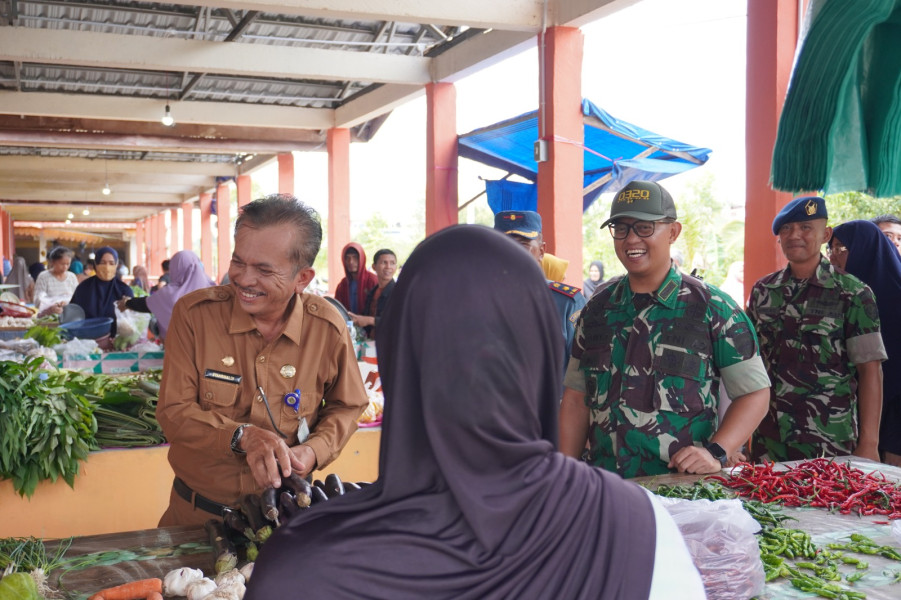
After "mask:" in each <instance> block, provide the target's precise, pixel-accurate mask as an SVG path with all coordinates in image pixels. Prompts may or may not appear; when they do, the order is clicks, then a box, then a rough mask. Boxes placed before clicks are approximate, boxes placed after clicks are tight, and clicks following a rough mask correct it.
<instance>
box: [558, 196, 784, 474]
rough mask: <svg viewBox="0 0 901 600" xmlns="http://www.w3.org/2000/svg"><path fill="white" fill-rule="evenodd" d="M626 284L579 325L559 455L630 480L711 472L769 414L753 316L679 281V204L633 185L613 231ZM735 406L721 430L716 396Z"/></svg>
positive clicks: (604, 293) (703, 287)
mask: <svg viewBox="0 0 901 600" xmlns="http://www.w3.org/2000/svg"><path fill="white" fill-rule="evenodd" d="M608 226H609V229H610V234H611V236H612V237H613V247H614V249H615V250H616V257H617V258H618V259H619V261H620V262H621V263H622V264H623V266H624V267H625V268H626V276H624V277H616V278H613V279H612V280H610V281H608V282H607V283H605V284H604V285H603V286H602V287H601V288H600V289H599V290H597V291H596V292H595V294H594V296H592V298H591V300H590V301H589V302H588V305H587V306H586V307H585V310H583V311H582V313H581V316H580V317H579V322H578V324H577V325H576V339H575V341H574V342H573V352H572V359H571V360H570V362H569V366H568V367H567V371H566V377H565V379H564V385H565V386H566V387H565V390H564V393H563V401H562V403H561V405H560V448H561V450H562V451H563V453H564V454H568V455H569V456H573V457H580V456H582V455H583V452H584V450H585V447H586V441H587V443H588V452H587V454H586V456H585V459H586V460H587V461H588V462H590V463H591V464H594V465H597V466H599V467H603V468H605V469H609V470H611V471H616V472H618V473H619V474H620V475H623V476H624V477H638V476H641V475H659V474H663V473H669V472H670V471H671V470H673V471H678V472H680V473H713V472H716V471H719V470H720V469H721V468H722V467H724V466H726V465H727V463H728V462H729V461H730V459H732V460H734V459H738V458H743V455H741V456H740V453H739V451H740V449H741V447H742V444H744V443H745V442H746V441H747V440H748V438H750V436H751V433H752V432H753V431H754V429H755V428H756V427H757V424H758V423H760V420H761V419H762V418H763V416H764V414H765V413H766V409H767V402H768V399H769V393H770V381H769V378H768V377H767V374H766V370H765V369H764V366H763V361H762V360H761V358H760V352H759V351H758V347H757V339H756V337H755V335H754V330H753V329H752V327H751V323H750V321H749V320H748V317H747V315H745V313H744V312H743V311H742V310H741V309H740V308H739V307H738V306H737V305H736V304H735V302H734V301H733V300H732V299H731V298H730V297H729V296H728V295H727V294H726V293H725V292H722V291H720V290H719V289H717V288H715V287H713V286H711V285H707V284H706V283H704V282H703V281H701V280H699V279H696V278H694V277H692V276H690V275H687V274H684V273H682V272H680V271H679V270H678V269H677V268H676V266H675V265H674V264H673V261H672V259H671V258H670V247H671V246H672V244H673V243H674V242H675V241H676V240H677V239H678V237H679V234H680V233H681V231H682V225H681V224H680V223H679V221H678V220H677V214H676V206H675V203H674V202H673V198H672V196H670V194H669V192H667V191H666V190H665V189H664V188H663V187H662V186H660V185H659V184H657V183H655V182H652V181H633V182H631V183H629V184H628V185H626V186H625V187H624V188H623V189H622V190H620V192H618V193H617V194H616V195H615V196H614V198H613V203H612V205H611V207H610V218H609V219H607V221H605V222H604V223H603V225H602V227H608ZM721 383H722V384H723V385H725V388H726V391H727V392H728V394H729V397H730V398H733V400H732V403H731V404H730V405H729V408H728V409H726V412H725V415H724V417H723V419H722V422H721V423H720V422H718V420H717V405H718V402H719V386H720V384H721Z"/></svg>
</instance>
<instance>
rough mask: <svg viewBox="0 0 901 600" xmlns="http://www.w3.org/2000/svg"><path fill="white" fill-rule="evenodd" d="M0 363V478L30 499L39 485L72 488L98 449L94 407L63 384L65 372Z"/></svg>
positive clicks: (35, 364) (33, 363)
mask: <svg viewBox="0 0 901 600" xmlns="http://www.w3.org/2000/svg"><path fill="white" fill-rule="evenodd" d="M43 360H44V359H43V358H42V357H35V358H31V359H29V360H27V361H26V362H25V363H23V364H19V363H16V362H12V361H0V431H2V432H4V435H2V436H0V477H2V478H4V479H12V483H13V488H14V489H15V490H16V491H17V492H18V493H19V495H21V496H29V497H31V495H32V494H34V490H35V488H37V485H38V483H39V482H40V481H43V480H45V479H50V480H51V481H56V480H57V478H59V477H62V478H63V480H64V481H65V482H66V483H68V484H69V486H70V487H71V486H73V485H74V482H75V475H77V474H78V468H79V463H80V462H81V461H83V460H85V458H87V455H88V452H90V451H91V450H92V449H94V448H96V445H95V442H94V434H95V433H96V431H97V422H96V420H95V419H94V414H93V405H92V404H91V403H90V402H89V401H88V400H87V399H86V398H85V397H84V396H82V395H79V394H77V393H75V392H73V391H72V390H70V389H69V388H67V387H66V385H65V380H66V373H65V372H62V371H44V370H42V369H40V365H41V363H42V362H43Z"/></svg>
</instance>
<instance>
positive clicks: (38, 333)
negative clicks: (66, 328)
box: [25, 325, 63, 348]
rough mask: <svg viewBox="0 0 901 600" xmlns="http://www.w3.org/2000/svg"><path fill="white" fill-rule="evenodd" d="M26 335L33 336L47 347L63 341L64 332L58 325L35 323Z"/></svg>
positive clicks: (32, 337)
mask: <svg viewBox="0 0 901 600" xmlns="http://www.w3.org/2000/svg"><path fill="white" fill-rule="evenodd" d="M25 337H27V338H31V339H33V340H35V341H37V343H39V344H40V345H41V346H45V347H47V348H52V347H53V346H56V345H57V344H61V343H63V334H62V333H61V331H60V329H59V328H58V327H46V326H44V325H35V326H34V327H31V328H30V329H28V331H26V332H25Z"/></svg>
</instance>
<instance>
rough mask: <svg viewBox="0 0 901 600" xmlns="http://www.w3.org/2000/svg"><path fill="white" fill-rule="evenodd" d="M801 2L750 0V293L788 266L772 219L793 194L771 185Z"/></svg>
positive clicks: (747, 131) (747, 167) (747, 196)
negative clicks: (773, 160)
mask: <svg viewBox="0 0 901 600" xmlns="http://www.w3.org/2000/svg"><path fill="white" fill-rule="evenodd" d="M799 19H800V15H799V14H798V3H797V2H748V42H747V44H748V52H747V55H748V58H747V60H748V68H747V91H746V95H747V108H746V111H747V115H746V117H745V152H746V157H745V172H746V177H747V180H746V183H745V297H747V295H748V294H749V293H750V292H751V287H752V286H753V285H754V283H755V282H756V281H757V280H758V279H760V278H761V277H763V276H764V275H767V274H769V273H772V272H773V271H777V270H779V269H781V268H783V267H784V266H785V264H786V261H785V257H784V255H783V254H782V251H781V250H780V249H779V244H777V243H776V237H775V236H774V235H773V231H772V225H773V219H774V218H775V216H776V213H778V212H779V210H781V208H782V207H783V206H785V205H786V204H787V203H788V201H789V200H791V198H792V195H791V194H790V193H787V192H777V191H775V190H773V189H772V188H771V187H770V166H771V165H772V158H773V146H774V145H775V143H776V129H777V127H778V125H779V115H780V114H781V113H782V105H783V103H784V102H785V93H786V90H787V89H788V82H789V78H790V77H791V68H792V62H793V60H794V56H795V47H796V46H797V40H798V22H799Z"/></svg>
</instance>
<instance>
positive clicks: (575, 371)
mask: <svg viewBox="0 0 901 600" xmlns="http://www.w3.org/2000/svg"><path fill="white" fill-rule="evenodd" d="M584 341H585V340H584V337H583V335H582V319H581V318H579V319H578V320H577V321H576V328H575V333H574V334H573V345H572V353H571V354H570V358H569V362H568V363H567V365H566V374H565V375H564V376H563V385H564V386H566V387H568V388H572V389H574V390H576V391H577V392H582V393H585V391H586V390H587V389H588V388H587V386H586V385H585V374H584V373H583V372H582V370H581V369H580V368H579V362H580V361H581V359H582V351H583V349H584V345H583V344H584Z"/></svg>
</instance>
